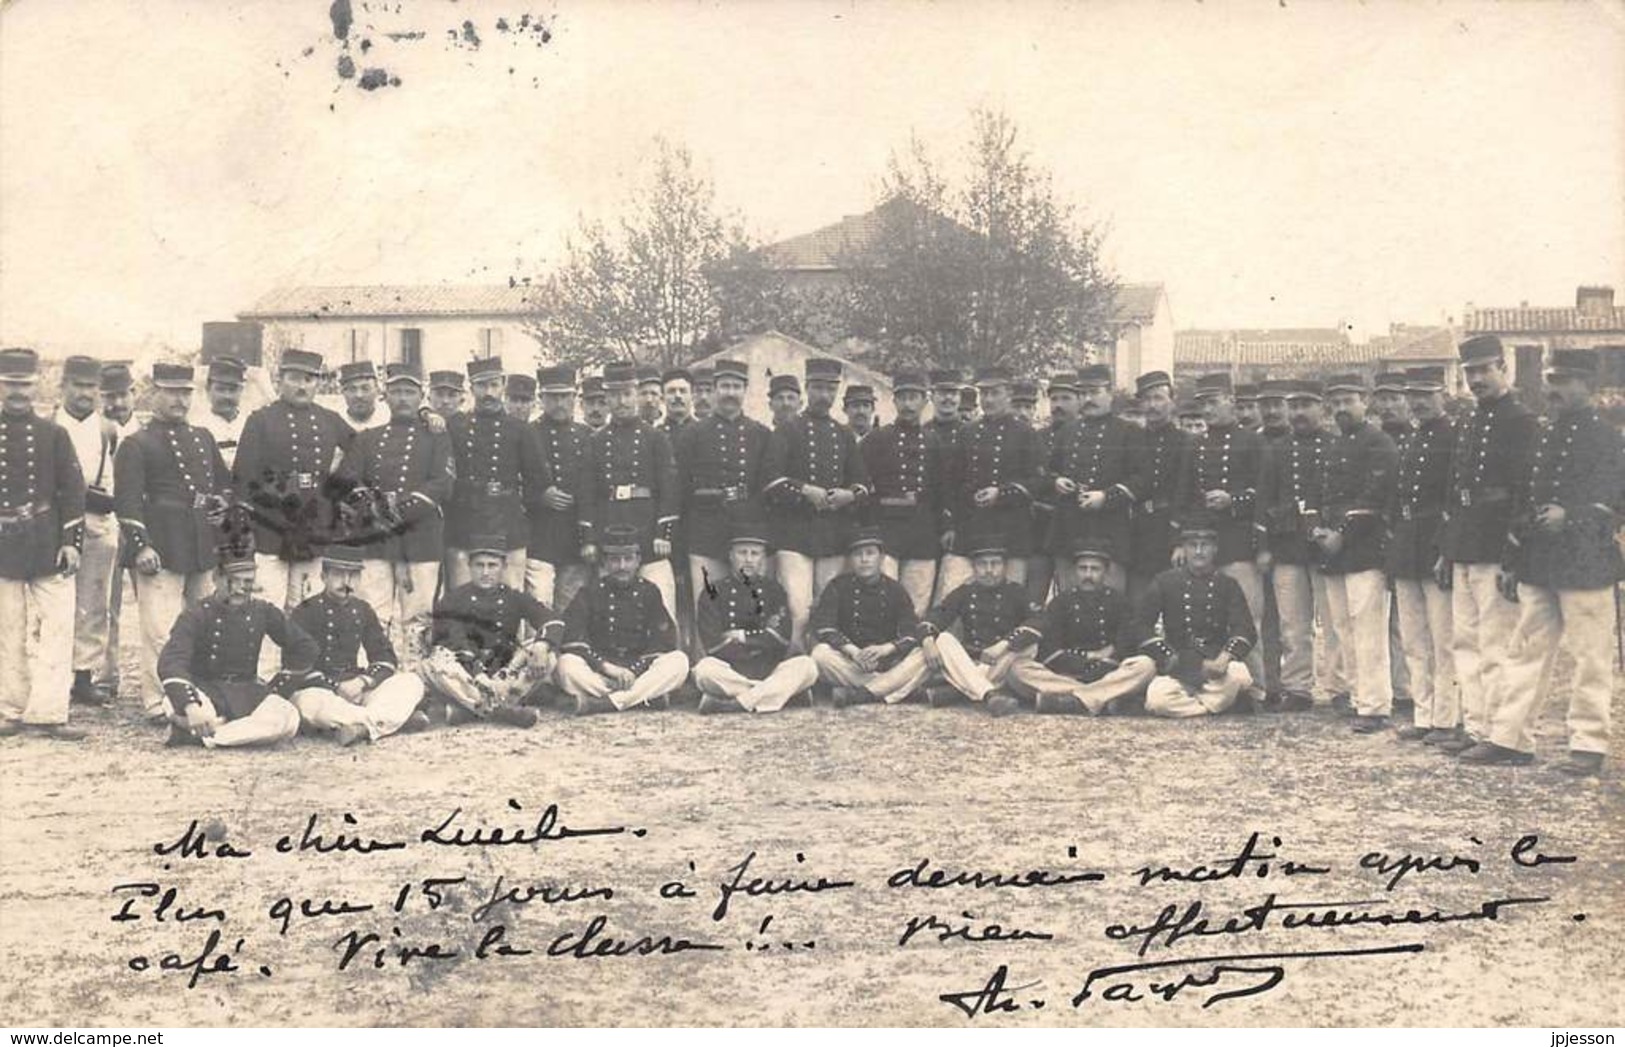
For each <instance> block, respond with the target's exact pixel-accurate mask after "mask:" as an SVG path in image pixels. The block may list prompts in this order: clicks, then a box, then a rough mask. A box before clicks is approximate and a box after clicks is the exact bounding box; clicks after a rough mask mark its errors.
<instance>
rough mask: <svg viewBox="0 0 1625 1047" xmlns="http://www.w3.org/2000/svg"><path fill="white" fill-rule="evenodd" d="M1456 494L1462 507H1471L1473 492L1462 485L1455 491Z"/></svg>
mask: <svg viewBox="0 0 1625 1047" xmlns="http://www.w3.org/2000/svg"><path fill="white" fill-rule="evenodd" d="M1457 494H1458V495H1459V496H1460V499H1461V505H1462V508H1464V509H1471V508H1472V507H1473V492H1472V491H1469V490H1468V489H1467V488H1465V487H1463V488H1462V489H1461V490H1460V491H1458V492H1457Z"/></svg>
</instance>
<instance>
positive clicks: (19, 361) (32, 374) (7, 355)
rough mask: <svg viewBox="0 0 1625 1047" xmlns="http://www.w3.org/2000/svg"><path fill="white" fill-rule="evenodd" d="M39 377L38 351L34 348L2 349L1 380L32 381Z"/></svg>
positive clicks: (0, 350) (0, 351)
mask: <svg viewBox="0 0 1625 1047" xmlns="http://www.w3.org/2000/svg"><path fill="white" fill-rule="evenodd" d="M38 378H39V354H38V353H36V352H35V351H34V350H32V349H0V381H4V382H31V381H34V380H36V379H38Z"/></svg>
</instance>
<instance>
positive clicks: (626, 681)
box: [604, 662, 638, 690]
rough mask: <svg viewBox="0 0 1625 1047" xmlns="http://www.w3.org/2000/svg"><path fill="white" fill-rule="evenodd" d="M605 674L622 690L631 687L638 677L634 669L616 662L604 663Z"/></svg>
mask: <svg viewBox="0 0 1625 1047" xmlns="http://www.w3.org/2000/svg"><path fill="white" fill-rule="evenodd" d="M604 676H605V678H606V679H608V680H609V682H610V683H612V684H614V685H615V686H616V687H619V688H621V689H622V690H625V689H626V688H628V687H631V686H632V685H633V684H634V683H636V682H637V679H638V677H637V674H636V673H634V672H633V671H632V670H630V669H628V668H627V667H626V666H624V665H616V664H615V663H614V662H605V663H604Z"/></svg>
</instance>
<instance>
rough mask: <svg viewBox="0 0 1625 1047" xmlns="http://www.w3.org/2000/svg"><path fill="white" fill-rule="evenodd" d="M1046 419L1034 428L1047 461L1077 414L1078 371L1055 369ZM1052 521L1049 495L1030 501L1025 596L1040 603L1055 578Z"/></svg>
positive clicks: (1036, 603)
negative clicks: (1029, 552) (1030, 536)
mask: <svg viewBox="0 0 1625 1047" xmlns="http://www.w3.org/2000/svg"><path fill="white" fill-rule="evenodd" d="M1048 396H1049V422H1048V423H1047V424H1046V425H1044V426H1043V427H1041V428H1039V429H1038V430H1037V432H1038V460H1039V461H1041V462H1047V461H1049V456H1050V451H1051V450H1053V449H1054V447H1055V445H1056V444H1057V443H1058V442H1059V441H1060V439H1061V431H1062V430H1063V429H1065V428H1066V427H1067V426H1068V425H1070V424H1071V423H1072V422H1074V421H1076V420H1077V417H1078V374H1077V372H1076V371H1058V372H1056V373H1055V374H1053V375H1051V376H1050V380H1049V390H1048ZM1054 524H1055V506H1054V505H1052V504H1050V501H1049V496H1048V495H1040V496H1039V497H1038V498H1037V500H1035V501H1034V502H1033V546H1032V549H1033V551H1032V555H1031V556H1028V557H1027V597H1028V599H1030V600H1031V601H1032V602H1033V603H1034V604H1035V605H1037V606H1039V607H1042V606H1043V605H1044V603H1045V601H1047V600H1048V599H1049V593H1050V588H1051V585H1052V583H1053V582H1054V580H1055V563H1054V561H1053V560H1052V559H1050V555H1049V532H1050V528H1051V527H1053V526H1054Z"/></svg>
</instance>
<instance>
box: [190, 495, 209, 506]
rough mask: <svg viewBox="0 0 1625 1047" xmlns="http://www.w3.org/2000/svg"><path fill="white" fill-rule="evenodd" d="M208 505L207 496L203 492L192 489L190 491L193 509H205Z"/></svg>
mask: <svg viewBox="0 0 1625 1047" xmlns="http://www.w3.org/2000/svg"><path fill="white" fill-rule="evenodd" d="M208 507H209V496H208V495H206V494H203V493H202V492H200V491H193V492H192V508H194V509H207V508H208Z"/></svg>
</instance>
